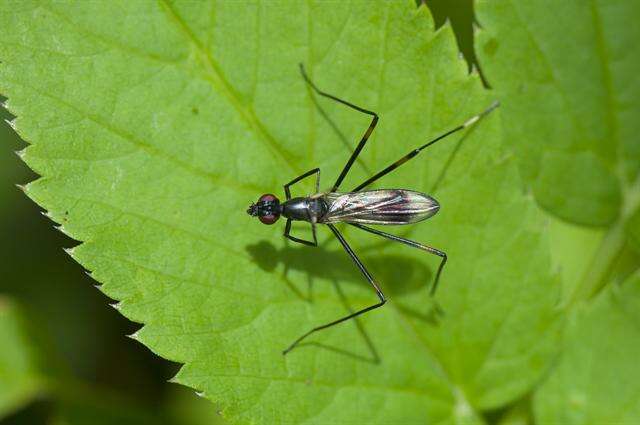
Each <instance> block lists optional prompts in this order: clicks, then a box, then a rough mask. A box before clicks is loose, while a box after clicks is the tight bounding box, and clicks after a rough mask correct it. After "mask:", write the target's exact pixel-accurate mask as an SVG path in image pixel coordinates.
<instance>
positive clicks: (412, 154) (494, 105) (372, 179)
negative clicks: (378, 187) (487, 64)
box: [352, 101, 500, 192]
mask: <svg viewBox="0 0 640 425" xmlns="http://www.w3.org/2000/svg"><path fill="white" fill-rule="evenodd" d="M499 105H500V103H499V102H497V101H496V102H493V103H492V104H491V106H489V107H488V108H487V109H485V110H484V111H482V112H481V113H479V114H478V115H474V116H473V117H471V118H469V119H468V120H467V121H465V122H464V123H463V124H460V125H459V126H457V127H456V128H454V129H453V130H449V131H447V132H446V133H444V134H442V135H440V136H438V137H436V138H435V139H433V140H430V141H429V142H427V143H425V144H424V145H422V146H420V147H419V148H417V149H414V150H412V151H411V152H409V153H408V154H406V155H405V156H403V157H402V158H400V159H399V160H397V161H396V162H394V163H393V164H391V165H389V166H388V167H387V168H385V169H383V170H382V171H380V172H379V173H377V174H375V175H374V176H372V177H370V178H369V179H367V180H366V181H365V182H364V183H361V184H360V185H358V186H357V187H356V188H355V189H353V190H352V192H358V191H360V190H362V189H364V188H365V187H367V186H369V185H370V184H371V183H373V182H375V181H376V180H378V179H379V178H381V177H382V176H386V175H387V174H389V173H390V172H392V171H393V170H395V169H396V168H398V167H399V166H401V165H402V164H404V163H405V162H407V161H409V160H410V159H411V158H413V157H415V156H416V155H418V154H419V153H420V152H421V151H422V150H423V149H426V148H428V147H429V146H431V145H433V144H434V143H436V142H438V141H440V140H442V139H444V138H445V137H447V136H449V135H451V134H453V133H455V132H457V131H460V130H462V129H464V128H467V127H469V126H471V125H473V124H474V123H475V122H477V121H478V120H479V119H480V118H482V117H484V116H485V115H487V114H488V113H489V112H491V111H493V110H494V109H496V108H497V107H498V106H499Z"/></svg>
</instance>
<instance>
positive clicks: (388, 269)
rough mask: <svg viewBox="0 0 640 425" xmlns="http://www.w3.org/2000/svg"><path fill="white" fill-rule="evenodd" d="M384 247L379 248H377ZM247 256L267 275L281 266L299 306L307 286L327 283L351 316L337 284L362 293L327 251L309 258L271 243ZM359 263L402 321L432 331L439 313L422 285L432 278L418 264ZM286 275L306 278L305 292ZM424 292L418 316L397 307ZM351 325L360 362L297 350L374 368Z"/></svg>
mask: <svg viewBox="0 0 640 425" xmlns="http://www.w3.org/2000/svg"><path fill="white" fill-rule="evenodd" d="M383 244H385V243H383ZM383 244H376V245H373V246H371V249H369V250H365V252H366V251H371V250H372V249H375V248H379V247H380V246H381V245H383ZM245 248H246V250H247V252H248V253H249V254H250V255H251V257H252V258H253V260H254V261H255V263H256V264H257V265H258V266H259V267H260V268H261V269H262V270H265V271H267V272H274V271H275V269H276V268H277V267H278V265H280V264H282V266H283V271H282V276H281V277H282V280H283V281H284V282H285V284H286V285H287V287H288V288H289V289H290V290H291V292H292V293H293V294H294V295H295V296H297V297H298V298H300V299H301V300H302V301H305V302H311V303H312V302H313V286H314V281H315V280H317V279H320V280H328V281H330V282H331V283H332V284H333V286H334V288H335V290H336V293H337V294H338V297H339V298H340V301H341V303H342V304H343V305H344V307H345V309H346V310H347V311H349V312H353V311H354V310H353V308H352V307H351V305H350V303H349V300H348V299H347V296H346V295H345V294H344V292H343V290H342V287H341V282H349V283H350V284H356V285H358V286H364V287H366V286H367V285H366V282H363V281H362V279H361V277H360V276H359V274H358V272H357V270H356V269H354V268H353V265H352V264H351V262H350V261H349V258H348V257H347V256H345V255H344V252H343V251H342V250H329V249H327V248H326V247H322V248H321V249H317V250H315V251H314V253H313V254H314V255H309V251H308V250H307V249H305V248H304V247H297V246H288V245H285V246H284V247H282V248H280V249H278V248H276V247H275V246H274V245H273V244H272V243H271V242H269V241H266V240H263V241H260V242H258V243H255V244H251V245H247V246H246V247H245ZM364 261H366V262H367V264H368V265H369V266H370V268H371V269H372V270H373V271H374V273H375V276H376V278H378V279H379V281H380V282H381V283H382V284H383V285H384V286H385V290H386V291H387V292H388V293H389V294H390V297H391V298H393V299H394V303H393V304H394V305H395V306H396V308H397V309H398V310H400V311H401V312H402V313H403V314H405V315H406V316H410V317H413V318H416V319H419V320H421V321H424V322H425V323H426V324H428V325H431V326H436V325H437V324H438V322H439V319H440V317H441V316H442V310H441V309H440V308H439V306H438V305H437V304H435V302H434V301H433V300H430V299H429V298H428V296H427V294H426V289H428V288H427V284H428V282H430V280H431V279H432V276H433V272H432V271H431V269H429V268H428V267H426V266H425V265H424V264H423V263H421V262H420V261H418V260H414V259H413V258H410V257H405V256H400V255H371V254H369V255H366V254H365V255H364ZM327 264H331V267H327ZM290 271H299V272H303V273H306V275H307V288H306V290H301V289H300V288H299V287H298V286H296V285H295V284H294V283H293V282H292V281H291V280H290V279H289V277H288V274H289V272H290ZM418 291H423V292H424V297H425V303H424V311H419V310H417V309H416V308H414V307H411V306H409V305H407V303H403V298H404V297H406V296H408V295H410V294H413V293H416V292H418ZM355 325H356V328H357V329H358V332H359V334H360V335H361V336H362V339H363V341H364V343H365V345H366V346H367V349H368V351H369V353H370V356H362V355H360V354H356V353H354V352H350V351H347V350H344V349H342V348H337V347H332V346H329V345H326V344H321V343H317V342H307V343H303V344H300V348H302V347H303V346H309V347H320V348H324V349H327V350H331V351H333V352H336V353H339V354H343V355H347V356H349V357H352V358H356V359H358V360H362V361H366V362H370V363H374V364H378V363H380V357H379V355H378V352H377V350H376V348H375V346H374V344H373V341H372V340H371V338H370V336H369V335H368V333H367V332H366V330H365V329H364V326H363V325H362V323H361V320H360V319H358V318H356V319H355Z"/></svg>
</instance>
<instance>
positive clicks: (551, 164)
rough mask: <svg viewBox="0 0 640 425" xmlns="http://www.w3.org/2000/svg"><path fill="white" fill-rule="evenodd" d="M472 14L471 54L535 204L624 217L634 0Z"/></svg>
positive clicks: (631, 168)
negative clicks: (475, 24)
mask: <svg viewBox="0 0 640 425" xmlns="http://www.w3.org/2000/svg"><path fill="white" fill-rule="evenodd" d="M477 10H478V20H479V22H480V25H481V26H482V30H481V31H480V32H479V34H478V37H477V39H478V48H477V50H478V57H479V59H480V63H481V65H482V67H483V69H484V71H485V73H486V75H487V78H488V80H489V83H490V84H491V86H492V87H493V88H494V90H495V91H496V95H497V96H498V97H499V98H500V99H502V100H504V101H503V113H504V115H505V120H504V121H503V123H504V130H505V136H506V137H507V138H508V139H509V140H510V141H511V143H512V146H513V149H514V151H515V152H516V154H517V155H518V158H519V162H520V164H521V170H522V172H523V175H524V176H525V178H526V180H527V182H528V183H529V184H531V186H532V188H533V192H534V194H535V197H536V200H537V201H538V202H539V203H540V205H542V206H543V207H544V208H546V209H547V210H549V211H551V212H552V213H553V214H556V215H557V216H558V217H560V218H562V219H564V220H568V221H571V222H574V223H578V224H584V225H591V226H610V225H613V224H614V223H615V222H616V221H618V220H622V221H624V220H626V219H627V218H628V217H629V216H630V215H631V213H632V212H633V211H635V210H637V209H638V204H639V202H638V199H639V198H640V195H639V194H640V180H639V178H638V170H639V167H640V144H638V142H637V135H638V133H640V122H639V121H638V119H637V117H638V115H639V114H640V77H638V72H637V70H638V68H639V67H640V56H639V55H638V54H637V49H636V48H635V45H636V43H637V40H639V39H640V28H639V27H638V25H636V23H637V21H638V19H640V3H638V2H634V1H625V0H615V1H604V0H603V1H599V0H596V1H593V2H590V3H588V4H585V3H584V2H583V1H579V0H571V1H563V2H560V3H558V4H555V3H554V4H553V7H549V4H548V2H545V1H529V2H514V1H507V0H500V1H490V2H489V1H479V2H478V5H477ZM507 118H508V119H507Z"/></svg>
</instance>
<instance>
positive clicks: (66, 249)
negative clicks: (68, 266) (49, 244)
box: [62, 247, 76, 260]
mask: <svg viewBox="0 0 640 425" xmlns="http://www.w3.org/2000/svg"><path fill="white" fill-rule="evenodd" d="M62 250H63V251H64V252H66V253H67V255H68V256H69V257H71V258H73V259H74V260H75V257H74V256H73V255H74V253H75V250H76V248H75V247H73V248H62Z"/></svg>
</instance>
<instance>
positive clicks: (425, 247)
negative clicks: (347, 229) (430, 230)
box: [349, 223, 447, 296]
mask: <svg viewBox="0 0 640 425" xmlns="http://www.w3.org/2000/svg"><path fill="white" fill-rule="evenodd" d="M349 224H350V225H352V226H355V227H357V228H358V229H362V230H364V231H366V232H369V233H373V234H374V235H378V236H382V237H383V238H387V239H390V240H392V241H395V242H400V243H402V244H404V245H407V246H410V247H412V248H417V249H420V250H422V251H425V252H428V253H430V254H434V255H437V256H438V257H440V258H441V260H440V265H439V266H438V271H437V272H436V278H435V280H434V282H433V286H432V287H431V289H430V290H429V295H430V296H434V295H435V293H436V289H437V288H438V282H439V281H440V274H441V273H442V269H443V268H444V265H445V264H446V263H447V254H446V253H445V252H444V251H440V250H439V249H436V248H433V247H431V246H428V245H424V244H421V243H419V242H415V241H412V240H410V239H406V238H402V237H400V236H396V235H392V234H390V233H386V232H382V231H380V230H378V229H373V228H371V227H367V226H363V225H362V224H358V223H349Z"/></svg>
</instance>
